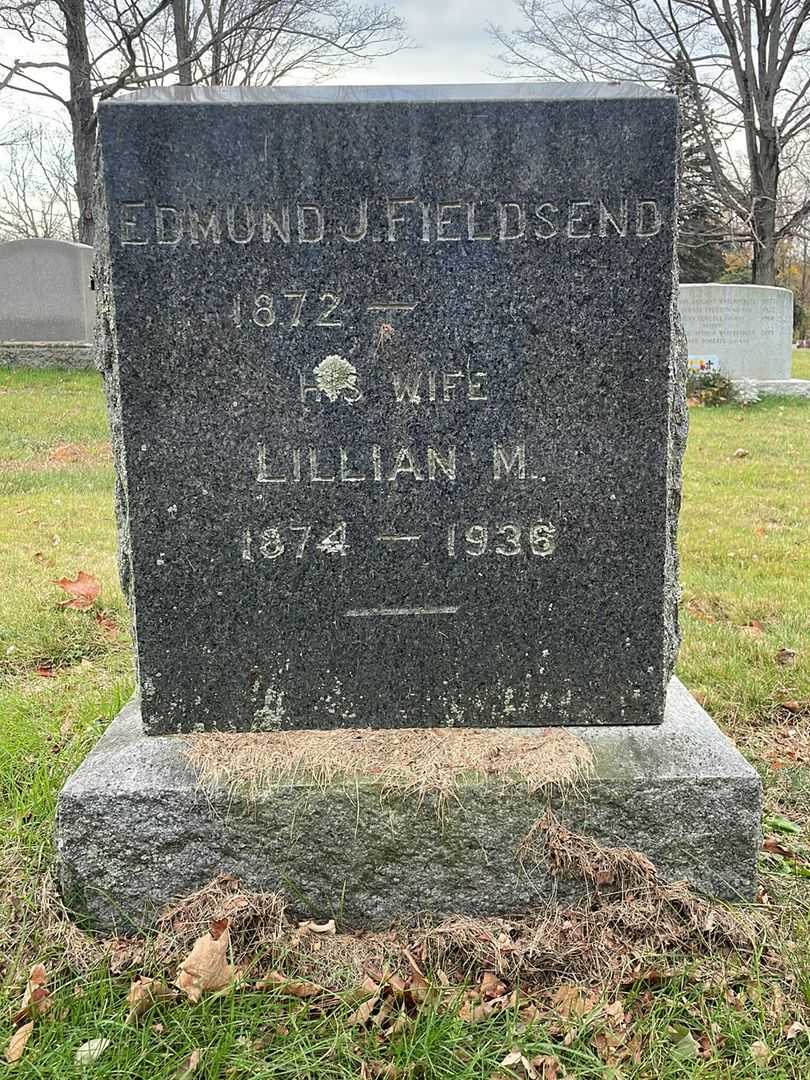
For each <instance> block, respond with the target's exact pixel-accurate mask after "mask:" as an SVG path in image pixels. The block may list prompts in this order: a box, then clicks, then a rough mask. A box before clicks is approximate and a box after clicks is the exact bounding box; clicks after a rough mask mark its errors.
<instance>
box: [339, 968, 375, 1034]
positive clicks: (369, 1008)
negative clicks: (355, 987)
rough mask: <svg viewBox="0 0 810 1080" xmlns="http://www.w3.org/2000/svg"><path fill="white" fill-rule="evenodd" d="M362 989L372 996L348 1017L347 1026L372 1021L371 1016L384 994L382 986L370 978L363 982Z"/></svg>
mask: <svg viewBox="0 0 810 1080" xmlns="http://www.w3.org/2000/svg"><path fill="white" fill-rule="evenodd" d="M360 989H361V990H362V991H363V992H364V993H367V994H369V995H370V996H369V997H368V998H367V999H366V1000H365V1001H363V1002H362V1004H361V1005H359V1006H358V1007H357V1008H356V1009H355V1010H354V1012H353V1013H351V1014H350V1015H349V1016H348V1017H347V1020H346V1023H347V1024H366V1023H368V1021H369V1020H370V1019H371V1014H372V1013H373V1012H374V1010H375V1009H376V1008H377V1005H378V1003H379V1001H380V997H381V996H382V992H383V988H382V986H381V985H380V984H379V983H377V982H375V981H374V980H373V979H371V978H369V977H368V976H367V977H366V978H365V979H364V980H363V982H362V984H361V987H360Z"/></svg>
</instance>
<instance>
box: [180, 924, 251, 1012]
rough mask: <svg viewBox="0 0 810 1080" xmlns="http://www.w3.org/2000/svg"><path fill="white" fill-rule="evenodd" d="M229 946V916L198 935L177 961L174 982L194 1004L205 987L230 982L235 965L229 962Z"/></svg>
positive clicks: (223, 984)
mask: <svg viewBox="0 0 810 1080" xmlns="http://www.w3.org/2000/svg"><path fill="white" fill-rule="evenodd" d="M230 946H231V937H230V933H229V931H228V920H227V919H221V920H219V921H218V922H215V923H213V924H212V925H211V929H210V930H209V932H208V933H207V934H204V935H203V937H201V938H198V939H197V941H196V942H195V943H194V948H193V949H192V950H191V952H190V953H189V955H188V956H187V957H186V959H185V960H184V961H183V962H182V963H181V964H180V967H179V968H178V972H177V982H176V985H177V986H178V988H179V989H180V990H181V991H182V992H183V993H184V994H185V995H186V997H187V998H188V999H189V1001H191V1002H192V1003H193V1004H196V1003H197V1002H198V1001H199V1000H200V998H201V997H202V995H203V994H204V993H205V992H206V991H213V990H224V989H225V988H226V987H227V986H229V985H230V984H231V983H232V982H233V980H234V976H235V974H236V968H235V967H234V966H233V965H232V964H230V963H229V962H228V956H229V953H230Z"/></svg>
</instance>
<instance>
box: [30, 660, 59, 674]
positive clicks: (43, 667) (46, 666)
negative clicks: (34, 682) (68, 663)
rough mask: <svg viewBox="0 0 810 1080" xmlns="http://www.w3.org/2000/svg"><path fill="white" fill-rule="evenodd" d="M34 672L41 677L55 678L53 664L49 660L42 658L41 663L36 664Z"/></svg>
mask: <svg viewBox="0 0 810 1080" xmlns="http://www.w3.org/2000/svg"><path fill="white" fill-rule="evenodd" d="M34 674H35V675H39V676H40V678H42V679H55V678H56V672H55V671H54V667H53V664H52V663H51V661H50V660H43V662H42V663H41V664H38V665H37V666H36V667H35V668H34Z"/></svg>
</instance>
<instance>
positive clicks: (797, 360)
mask: <svg viewBox="0 0 810 1080" xmlns="http://www.w3.org/2000/svg"><path fill="white" fill-rule="evenodd" d="M790 373H791V375H792V376H793V378H794V379H810V349H794V350H793V365H792V367H791V372H790Z"/></svg>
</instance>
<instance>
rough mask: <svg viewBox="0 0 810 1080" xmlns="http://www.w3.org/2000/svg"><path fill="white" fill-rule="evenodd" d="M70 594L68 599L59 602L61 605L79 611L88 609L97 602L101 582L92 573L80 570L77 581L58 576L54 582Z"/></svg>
mask: <svg viewBox="0 0 810 1080" xmlns="http://www.w3.org/2000/svg"><path fill="white" fill-rule="evenodd" d="M53 584H54V585H58V586H59V588H60V589H63V590H64V591H65V592H66V593H67V594H68V599H67V600H61V601H60V602H59V606H60V607H69V608H75V609H76V610H77V611H86V610H87V609H88V608H91V607H92V606H93V604H94V603H95V602H96V600H97V598H98V595H99V593H100V592H101V584H100V582H99V581H98V579H97V578H94V577H93V575H92V574H88V573H85V571H84V570H80V571H79V572H78V574H77V575H76V579H75V581H72V580H71V579H70V578H67V577H61V578H56V579H55V580H54V582H53Z"/></svg>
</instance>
